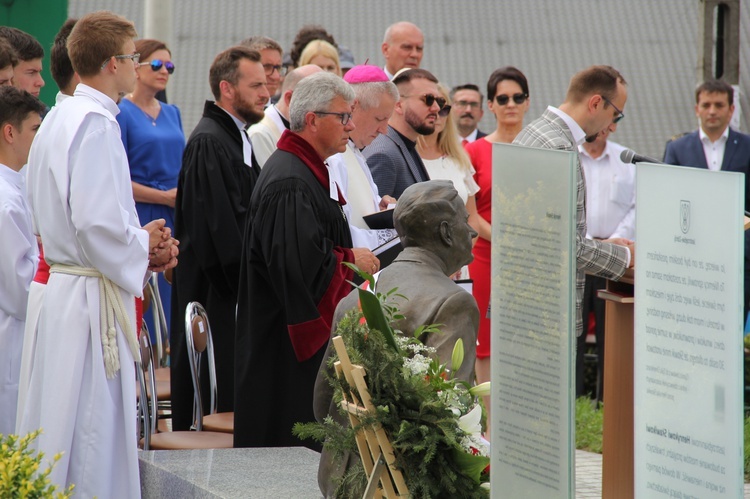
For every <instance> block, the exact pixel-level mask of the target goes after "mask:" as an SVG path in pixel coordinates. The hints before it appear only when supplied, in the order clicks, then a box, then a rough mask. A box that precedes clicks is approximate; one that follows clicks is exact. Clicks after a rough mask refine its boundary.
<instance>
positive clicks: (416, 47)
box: [380, 21, 424, 80]
mask: <svg viewBox="0 0 750 499" xmlns="http://www.w3.org/2000/svg"><path fill="white" fill-rule="evenodd" d="M380 50H381V52H383V58H384V59H385V67H384V68H383V69H384V70H385V74H386V75H388V78H389V79H391V80H392V79H393V75H395V74H396V73H398V72H399V70H401V69H403V68H418V67H419V65H420V64H421V63H422V55H423V53H424V34H423V33H422V30H421V29H419V26H417V25H416V24H412V23H410V22H408V21H401V22H397V23H395V24H391V25H390V26H388V29H386V30H385V36H384V37H383V44H382V45H381V46H380Z"/></svg>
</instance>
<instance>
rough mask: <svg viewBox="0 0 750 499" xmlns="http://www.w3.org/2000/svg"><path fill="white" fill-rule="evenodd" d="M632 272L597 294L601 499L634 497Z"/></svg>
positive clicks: (629, 270)
mask: <svg viewBox="0 0 750 499" xmlns="http://www.w3.org/2000/svg"><path fill="white" fill-rule="evenodd" d="M634 275H635V273H634V271H633V269H628V270H627V271H626V272H625V274H624V275H623V276H622V277H621V278H620V280H619V281H607V287H606V289H602V290H599V292H598V296H599V298H601V299H603V300H605V301H606V305H605V321H604V334H605V336H606V337H607V341H605V342H604V360H605V362H604V432H603V437H602V439H603V441H602V498H604V499H613V498H617V499H619V498H631V497H633V495H634V486H635V482H634V459H633V449H634V448H633V427H634V426H633V406H634V402H633V379H634V378H633V363H634V362H633V352H634V337H633V334H634V323H633V320H634V319H633V314H634V303H635V298H634V294H635V289H634Z"/></svg>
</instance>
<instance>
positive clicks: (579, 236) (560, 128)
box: [513, 66, 635, 336]
mask: <svg viewBox="0 0 750 499" xmlns="http://www.w3.org/2000/svg"><path fill="white" fill-rule="evenodd" d="M625 85H626V82H625V79H624V78H623V77H622V75H621V74H620V72H619V71H617V70H616V69H614V68H613V67H611V66H591V67H590V68H588V69H584V70H583V71H580V72H578V73H576V74H575V75H574V76H573V78H572V79H571V80H570V85H569V86H568V92H567V94H566V96H565V102H563V103H562V104H561V105H560V107H559V108H556V107H552V106H549V107H548V108H547V110H546V111H544V114H542V116H541V117H540V118H537V119H536V120H534V121H532V122H531V123H529V124H528V125H527V126H526V127H525V128H524V129H523V130H521V133H519V134H518V136H517V137H516V139H515V140H514V141H513V143H514V144H518V145H522V146H527V147H538V148H540V149H557V150H561V151H576V152H578V146H579V145H581V144H582V143H583V142H584V140H586V141H587V142H593V141H594V140H596V137H597V135H599V134H600V133H602V132H604V131H605V130H608V129H609V128H610V127H611V126H612V124H614V123H617V122H619V121H620V120H622V118H623V117H624V116H625V115H624V114H623V112H622V110H623V109H624V108H625V101H626V100H627V99H628V90H627V87H626V86H625ZM577 159H578V161H577V162H576V163H577V167H576V172H577V173H576V175H577V178H578V183H577V201H576V206H577V208H576V267H577V269H576V336H580V335H581V333H582V332H583V321H582V314H581V305H582V303H583V291H584V287H585V284H586V272H588V273H589V274H593V275H597V276H601V277H604V278H607V279H613V280H617V279H619V278H620V277H622V274H623V273H624V272H625V269H627V268H628V267H632V266H633V263H634V260H635V245H634V244H633V242H632V241H629V240H627V239H622V238H616V239H608V240H606V241H597V240H593V239H588V238H586V178H585V175H584V173H583V168H582V167H581V159H580V156H577Z"/></svg>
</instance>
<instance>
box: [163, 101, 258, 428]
mask: <svg viewBox="0 0 750 499" xmlns="http://www.w3.org/2000/svg"><path fill="white" fill-rule="evenodd" d="M241 133H242V132H240V130H239V128H237V125H236V124H235V122H234V120H232V118H231V116H229V114H227V112H226V111H224V110H223V109H221V108H219V107H218V106H217V105H216V104H214V103H213V102H211V101H207V102H206V104H205V107H204V109H203V117H202V118H201V120H200V121H199V122H198V125H197V126H196V127H195V129H194V130H193V133H192V134H191V135H190V139H189V140H188V142H187V145H186V147H185V152H184V154H183V157H182V169H181V171H180V177H179V181H178V184H177V201H176V205H175V237H176V238H177V239H179V241H180V256H179V264H178V266H177V267H176V268H175V269H174V274H173V279H174V280H173V284H172V317H173V318H174V320H173V322H172V331H171V367H172V374H171V376H172V425H173V428H174V429H175V430H187V429H188V427H189V426H190V424H191V423H192V414H193V385H192V381H191V378H190V366H189V363H188V358H187V346H186V343H185V307H186V306H187V304H188V303H190V302H191V301H198V302H200V303H201V304H202V305H203V306H204V307H205V308H206V312H207V314H208V318H209V322H210V324H211V332H212V334H213V340H214V350H215V356H216V378H217V386H218V410H219V412H230V411H232V410H234V330H235V310H236V308H235V305H236V303H237V289H238V285H239V275H240V258H241V255H242V235H243V232H244V230H245V219H246V218H247V213H248V210H249V206H250V196H251V194H252V192H253V187H254V186H255V183H256V181H257V179H258V175H259V172H260V168H259V167H258V165H257V164H256V163H255V161H254V160H255V158H253V165H252V166H248V165H246V164H245V162H244V159H243V151H242V136H241V135H240V134H241ZM206 366H207V364H205V356H204V367H203V368H202V369H201V373H207V372H208V371H207V368H206ZM201 381H202V383H203V390H202V393H204V394H206V396H204V397H203V405H204V407H203V409H204V413H206V414H208V412H207V411H208V405H209V403H210V397H208V395H207V394H208V393H209V392H208V376H207V375H204V376H202V377H201Z"/></svg>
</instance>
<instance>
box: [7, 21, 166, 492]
mask: <svg viewBox="0 0 750 499" xmlns="http://www.w3.org/2000/svg"><path fill="white" fill-rule="evenodd" d="M135 36H136V32H135V28H134V27H133V24H132V23H131V22H130V21H128V20H126V19H124V18H122V17H119V16H116V15H114V14H112V13H110V12H95V13H92V14H88V15H86V16H84V17H82V18H81V19H80V20H79V21H78V23H77V24H76V26H75V27H74V28H73V31H72V32H71V34H70V37H69V38H68V52H69V55H70V59H71V62H72V64H73V69H75V71H76V73H78V75H79V76H80V78H81V83H80V84H79V85H78V86H77V87H76V90H75V92H74V95H73V97H72V98H71V99H67V100H65V101H64V102H62V103H61V104H60V105H58V106H55V108H54V109H53V110H52V111H51V112H50V114H48V115H47V117H46V118H45V120H44V122H43V124H42V126H41V127H40V129H39V132H38V134H37V138H36V140H35V141H34V143H33V145H32V148H31V152H30V154H29V165H28V170H29V171H28V177H27V182H28V195H29V205H30V206H31V211H32V220H33V223H34V227H35V229H36V230H37V233H38V234H39V235H40V236H41V238H42V240H43V241H44V253H45V259H46V261H47V262H48V263H49V264H50V278H49V281H48V283H47V288H46V290H45V298H44V303H43V304H42V309H41V313H40V317H39V323H38V326H37V343H36V348H35V349H34V354H33V358H34V361H33V363H32V364H33V369H32V372H31V380H30V385H29V391H28V394H27V398H26V402H25V404H24V407H23V408H22V412H21V414H22V417H21V421H20V423H19V429H20V431H21V433H27V432H30V431H33V430H36V429H38V428H43V430H44V431H43V433H42V435H41V436H40V437H39V440H38V442H37V443H36V444H35V445H36V447H37V448H38V449H39V450H41V451H42V452H44V454H45V456H46V457H45V459H50V458H51V457H52V456H54V455H55V454H57V453H59V452H63V456H62V459H61V460H60V461H59V462H58V464H57V466H56V467H55V469H54V471H53V472H52V474H51V475H50V478H51V479H52V482H53V483H55V484H57V485H60V486H66V485H69V484H75V491H76V497H93V496H98V497H107V498H120V497H122V498H133V497H140V480H139V474H138V455H137V441H136V406H135V400H136V398H135V372H134V364H133V361H134V359H138V358H139V357H140V355H139V352H138V348H137V347H138V342H137V337H136V331H135V323H136V321H135V297H136V296H141V294H142V289H143V286H144V284H145V282H146V280H147V279H148V277H149V276H150V272H149V269H151V270H164V269H166V268H169V267H173V266H174V265H176V256H177V243H176V241H174V240H173V239H172V238H171V234H170V232H169V230H168V229H166V228H164V220H157V221H154V222H151V223H149V224H148V225H146V226H145V227H144V228H141V226H140V224H139V222H138V218H137V215H136V212H135V203H134V202H133V192H132V188H131V183H130V175H129V171H128V163H127V156H126V154H125V150H124V148H123V145H122V140H121V138H120V129H119V126H118V124H117V121H116V119H115V115H116V114H117V112H118V107H117V104H116V100H117V99H118V97H119V96H121V95H123V94H125V93H128V92H131V91H132V90H133V86H134V84H135V79H136V73H135V70H136V66H137V65H138V54H137V53H135V44H134V43H133V38H134V37H135ZM144 229H145V230H144Z"/></svg>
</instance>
